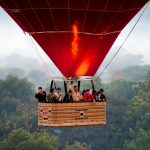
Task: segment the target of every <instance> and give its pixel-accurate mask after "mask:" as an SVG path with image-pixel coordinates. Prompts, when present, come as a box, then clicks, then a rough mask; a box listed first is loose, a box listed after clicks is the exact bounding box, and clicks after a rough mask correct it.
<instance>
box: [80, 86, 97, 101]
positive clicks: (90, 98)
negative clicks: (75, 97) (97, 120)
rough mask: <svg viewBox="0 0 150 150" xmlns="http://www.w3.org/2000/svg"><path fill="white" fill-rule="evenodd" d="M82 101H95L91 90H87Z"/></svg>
mask: <svg viewBox="0 0 150 150" xmlns="http://www.w3.org/2000/svg"><path fill="white" fill-rule="evenodd" d="M82 99H83V101H88V102H91V101H92V102H93V101H94V97H93V95H92V93H90V90H89V89H87V90H86V92H85V93H84V95H83V97H82Z"/></svg>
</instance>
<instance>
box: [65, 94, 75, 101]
mask: <svg viewBox="0 0 150 150" xmlns="http://www.w3.org/2000/svg"><path fill="white" fill-rule="evenodd" d="M63 102H64V103H69V102H73V97H72V96H69V95H68V94H66V95H65V96H64V99H63Z"/></svg>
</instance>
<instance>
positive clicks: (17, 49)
mask: <svg viewBox="0 0 150 150" xmlns="http://www.w3.org/2000/svg"><path fill="white" fill-rule="evenodd" d="M141 11H142V10H141ZM141 11H140V12H139V13H138V14H137V15H136V16H135V17H134V18H133V19H132V21H131V22H130V23H129V24H128V25H127V26H126V27H125V28H124V30H123V31H122V32H121V34H120V35H119V37H118V38H117V40H116V42H115V43H114V44H113V46H112V48H111V49H110V51H109V53H108V55H107V57H106V58H105V60H104V62H103V64H102V66H103V67H104V66H105V65H106V64H107V62H108V61H109V60H110V58H111V57H112V54H114V53H115V52H116V51H117V50H118V48H119V47H120V45H121V44H122V42H123V41H124V39H125V38H126V36H127V34H128V33H129V32H130V30H131V29H132V27H133V26H134V24H135V22H136V20H137V19H138V17H139V15H140V14H141ZM36 47H37V49H38V51H39V53H40V55H41V56H42V57H43V59H44V60H45V61H46V62H47V64H48V66H50V65H51V66H54V64H53V63H52V61H51V60H50V59H49V58H48V57H47V55H46V54H45V53H44V52H43V50H42V49H41V48H40V47H39V46H38V45H37V44H36ZM128 54H130V59H132V57H131V56H132V55H133V56H138V57H140V58H142V59H143V64H150V4H149V6H148V8H147V9H146V11H145V13H144V14H143V16H142V18H141V19H140V21H139V23H138V24H137V25H136V27H135V29H134V30H133V32H132V34H131V35H130V36H129V38H128V40H127V41H126V42H125V44H124V45H123V48H122V49H121V50H120V52H119V54H118V55H117V56H116V58H115V59H114V60H113V61H114V62H115V61H116V60H117V59H118V58H119V55H121V56H123V55H126V56H127V55H128ZM11 55H16V56H17V55H18V56H19V55H21V56H23V57H28V58H34V59H35V60H38V59H39V56H38V55H37V53H36V52H35V50H34V46H33V43H32V42H31V39H30V37H29V36H28V35H26V34H25V33H24V32H23V31H22V30H21V29H20V27H19V26H18V25H17V24H16V23H15V22H14V21H13V20H12V19H11V18H10V17H9V16H8V15H7V14H6V12H5V11H4V10H3V9H2V8H1V7H0V66H1V65H3V63H4V60H5V59H6V57H8V58H9V57H10V56H11ZM16 59H17V58H16ZM133 59H134V57H133ZM131 62H132V61H131ZM50 68H51V69H52V70H53V71H56V67H55V66H54V67H50ZM57 71H58V70H57Z"/></svg>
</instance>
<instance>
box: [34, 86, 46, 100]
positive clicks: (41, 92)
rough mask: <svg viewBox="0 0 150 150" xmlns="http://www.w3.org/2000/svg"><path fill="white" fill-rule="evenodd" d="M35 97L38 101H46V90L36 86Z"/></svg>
mask: <svg viewBox="0 0 150 150" xmlns="http://www.w3.org/2000/svg"><path fill="white" fill-rule="evenodd" d="M35 98H37V99H38V102H42V103H45V102H46V92H45V91H44V90H43V88H42V87H38V91H37V93H36V94H35Z"/></svg>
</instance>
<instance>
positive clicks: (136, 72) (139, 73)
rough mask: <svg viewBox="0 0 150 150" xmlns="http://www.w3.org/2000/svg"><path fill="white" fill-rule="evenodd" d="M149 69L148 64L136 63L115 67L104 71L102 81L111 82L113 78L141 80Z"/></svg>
mask: <svg viewBox="0 0 150 150" xmlns="http://www.w3.org/2000/svg"><path fill="white" fill-rule="evenodd" d="M149 71H150V65H138V66H129V67H127V68H124V69H118V70H117V69H116V70H111V71H108V72H105V73H104V74H103V76H102V81H103V82H104V83H108V82H111V81H113V80H119V79H125V80H129V81H139V80H143V79H144V78H145V76H146V74H147V73H148V72H149Z"/></svg>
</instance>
